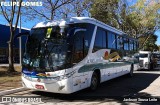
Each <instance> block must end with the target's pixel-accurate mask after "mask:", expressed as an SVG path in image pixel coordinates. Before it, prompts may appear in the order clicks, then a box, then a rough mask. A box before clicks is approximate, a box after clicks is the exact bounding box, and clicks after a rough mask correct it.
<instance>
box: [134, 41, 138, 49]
mask: <svg viewBox="0 0 160 105" xmlns="http://www.w3.org/2000/svg"><path fill="white" fill-rule="evenodd" d="M134 50H135V51H136V50H137V42H136V41H135V42H134Z"/></svg>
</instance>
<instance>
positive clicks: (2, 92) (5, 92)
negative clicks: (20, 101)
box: [0, 87, 28, 96]
mask: <svg viewBox="0 0 160 105" xmlns="http://www.w3.org/2000/svg"><path fill="white" fill-rule="evenodd" d="M25 90H28V89H27V88H24V87H20V88H15V89H11V90H4V91H1V92H0V96H3V95H7V94H12V93H17V92H20V91H25Z"/></svg>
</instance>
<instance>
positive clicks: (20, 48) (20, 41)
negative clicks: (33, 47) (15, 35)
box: [19, 12, 22, 65]
mask: <svg viewBox="0 0 160 105" xmlns="http://www.w3.org/2000/svg"><path fill="white" fill-rule="evenodd" d="M19 33H21V12H20V15H19ZM19 64H20V65H22V38H21V37H19Z"/></svg>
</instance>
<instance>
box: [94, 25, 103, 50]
mask: <svg viewBox="0 0 160 105" xmlns="http://www.w3.org/2000/svg"><path fill="white" fill-rule="evenodd" d="M103 48H106V32H105V31H104V30H103V29H100V28H97V33H96V37H95V42H94V51H97V50H99V49H103Z"/></svg>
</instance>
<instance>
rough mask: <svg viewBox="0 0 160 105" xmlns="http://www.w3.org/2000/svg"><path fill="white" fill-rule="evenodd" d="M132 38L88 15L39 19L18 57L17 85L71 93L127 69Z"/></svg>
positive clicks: (133, 66)
mask: <svg viewBox="0 0 160 105" xmlns="http://www.w3.org/2000/svg"><path fill="white" fill-rule="evenodd" d="M136 52H137V40H136V39H134V38H131V37H128V36H127V35H125V33H124V32H122V31H120V30H117V29H115V28H113V27H111V26H109V25H106V24H104V23H102V22H100V21H98V20H96V19H93V18H89V17H72V18H70V19H66V20H61V21H49V22H41V23H38V24H37V25H35V26H34V27H33V28H32V29H31V32H30V33H29V35H28V39H27V42H26V47H25V53H24V56H23V63H22V81H23V86H24V87H26V88H29V89H35V90H41V91H48V92H54V93H65V94H69V93H73V92H76V91H79V90H81V89H84V88H88V87H90V89H91V90H95V89H96V88H97V87H98V85H99V84H100V83H102V82H104V81H107V80H110V79H113V78H116V77H119V76H122V75H125V74H128V75H130V76H132V75H133V71H134V70H135V69H137V65H138V61H137V59H136V58H135V57H134V56H133V55H134V54H135V53H136Z"/></svg>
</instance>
